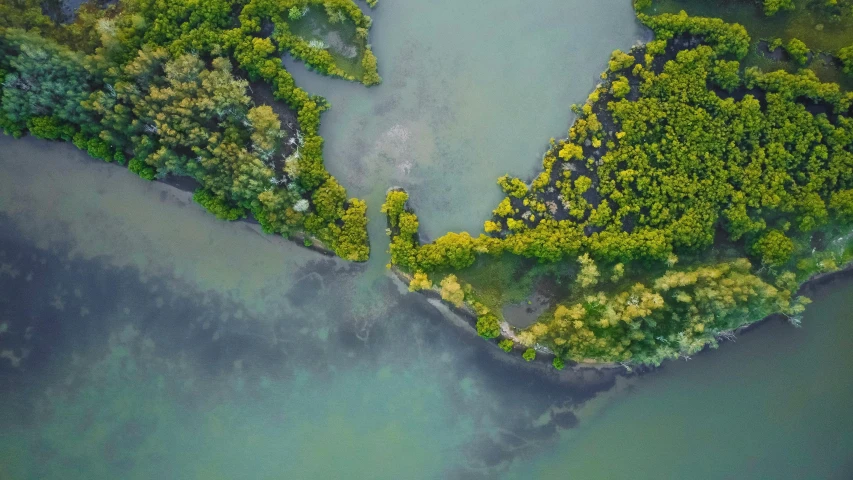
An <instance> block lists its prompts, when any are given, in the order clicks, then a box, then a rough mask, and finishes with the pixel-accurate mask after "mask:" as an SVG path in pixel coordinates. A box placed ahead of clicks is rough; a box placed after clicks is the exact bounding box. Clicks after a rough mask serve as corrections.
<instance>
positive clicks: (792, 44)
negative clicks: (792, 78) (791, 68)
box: [785, 38, 809, 65]
mask: <svg viewBox="0 0 853 480" xmlns="http://www.w3.org/2000/svg"><path fill="white" fill-rule="evenodd" d="M785 50H787V51H788V55H790V56H791V59H793V60H794V61H795V62H797V63H798V64H800V65H805V64H806V63H808V61H809V47H807V46H806V44H805V43H804V42H803V41H802V40H800V39H797V38H792V39H791V40H789V41H788V44H787V45H785Z"/></svg>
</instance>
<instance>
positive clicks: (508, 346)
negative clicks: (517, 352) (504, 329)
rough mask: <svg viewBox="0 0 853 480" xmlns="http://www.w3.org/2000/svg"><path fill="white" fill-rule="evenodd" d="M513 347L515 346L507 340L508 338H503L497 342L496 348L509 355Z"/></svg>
mask: <svg viewBox="0 0 853 480" xmlns="http://www.w3.org/2000/svg"><path fill="white" fill-rule="evenodd" d="M513 345H515V343H513V341H512V340H510V339H508V338H504V339H503V340H501V341H500V342H498V348H500V349H501V350H503V351H504V352H506V353H509V352H511V351H512V347H513Z"/></svg>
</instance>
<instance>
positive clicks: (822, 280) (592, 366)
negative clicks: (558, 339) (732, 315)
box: [390, 262, 853, 375]
mask: <svg viewBox="0 0 853 480" xmlns="http://www.w3.org/2000/svg"><path fill="white" fill-rule="evenodd" d="M390 275H391V277H392V279H393V280H394V281H396V282H399V286H400V288H401V289H406V290H408V285H409V282H410V281H411V279H412V276H411V275H409V274H407V273H406V272H403V271H402V270H400V269H399V268H398V267H396V266H395V267H392V268H391V270H390ZM849 278H853V262H850V263H848V264H846V265H844V266H842V267H840V268H839V269H838V270H835V271H832V272H823V273H818V274H815V275H812V276H811V277H809V278H808V279H806V280H805V281H804V282H803V283H801V284H800V286H799V287H798V288H797V294H798V295H803V294H804V293H808V292H813V291H814V290H815V289H817V288H820V287H822V286H825V285H828V284H831V283H834V282H837V281H839V280H844V279H849ZM409 293H414V294H419V295H423V296H424V297H425V298H426V299H427V301H428V302H429V303H430V304H431V305H433V307H435V308H436V309H437V310H439V311H440V312H441V313H442V315H443V316H444V317H445V319H446V320H447V321H448V322H449V323H450V324H451V325H453V326H455V327H457V328H459V329H460V330H463V331H465V332H466V333H467V334H470V335H472V336H474V337H479V338H482V337H480V335H478V334H477V327H476V325H477V315H476V313H475V312H474V311H473V310H472V309H471V307H470V306H468V304H467V303H463V306H462V307H456V306H455V305H452V304H449V303H447V302H445V301H443V300H442V299H441V293H440V292H439V290H438V289H437V288H436V287H435V286H433V287H432V288H430V289H424V290H419V291H416V292H409ZM447 313H450V314H453V315H455V316H456V317H457V318H458V319H459V321H455V320H454V319H452V318H448V315H447ZM781 317H783V315H782V314H781V313H779V312H776V313H772V314H770V315H767V316H766V317H763V318H760V319H758V320H754V321H751V322H747V323H745V324H743V325H741V326H739V327H737V328H735V329H734V330H732V332H733V333H734V334H740V333H745V332H749V331H752V330H754V329H757V328H759V327H760V326H761V325H763V324H764V323H766V322H768V321H770V320H773V319H781ZM504 323H506V324H507V325H509V322H507V321H506V320H504ZM509 328H515V327H512V325H509ZM503 339H509V340H512V341H513V342H514V343H515V344H514V345H513V349H512V351H510V352H504V351H503V350H501V349H499V348H497V342H500V341H501V340H503ZM482 340H484V341H486V342H488V343H494V345H492V348H491V350H492V351H493V355H492V357H493V358H495V359H497V360H499V361H504V362H507V363H512V364H514V365H516V366H518V365H526V366H527V367H534V368H535V369H536V370H542V369H546V370H548V371H550V372H551V373H556V374H559V373H562V372H578V371H589V370H598V371H613V370H621V369H625V370H626V371H625V372H624V373H625V374H638V375H642V374H644V373H648V372H651V371H654V370H656V369H658V368H661V367H663V366H664V365H665V363H666V362H671V361H674V360H675V359H667V360H665V361H664V363H662V364H661V365H660V366H658V367H655V366H654V365H647V364H629V365H630V367H631V369H630V370H627V367H625V366H623V365H622V364H619V363H613V362H596V361H594V360H590V361H582V362H572V361H566V368H564V369H563V370H556V369H555V368H554V367H553V366H551V361H552V360H553V358H554V357H555V355H554V354H553V353H551V352H550V351H541V350H538V349H537V350H536V358H535V359H534V360H532V361H529V362H528V361H526V360H524V359H523V358H522V357H521V356H520V354H519V355H512V353H513V352H516V350H517V351H519V352H521V351H523V350H524V349H525V348H520V347H519V344H518V343H517V342H516V340H515V339H514V338H513V337H511V336H508V335H506V334H505V332H504V331H503V328H502V329H501V335H499V336H498V337H495V338H492V339H486V338H482ZM730 341H731V342H733V341H736V340H735V339H731V340H729V339H726V338H717V342H718V344H719V345H723V344H725V343H728V342H730ZM709 350H712V348H711V346H710V344H706V345H705V346H704V347H703V348H702V350H700V351H698V352H696V355H700V354H703V353H705V352H707V351H709ZM499 352H500V353H499Z"/></svg>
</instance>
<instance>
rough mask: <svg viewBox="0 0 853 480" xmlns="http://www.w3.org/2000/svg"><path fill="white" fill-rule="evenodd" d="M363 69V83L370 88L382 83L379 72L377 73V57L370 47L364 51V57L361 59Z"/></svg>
mask: <svg viewBox="0 0 853 480" xmlns="http://www.w3.org/2000/svg"><path fill="white" fill-rule="evenodd" d="M361 68H362V69H364V77H362V79H361V83H363V84H365V85H367V86H368V87H369V86H371V85H378V84H380V83H382V77H380V76H379V72H378V71H377V64H376V56H375V55H374V54H373V50H371V49H370V46H369V45H368V46H367V48H366V49H365V50H364V55H363V56H362V58H361Z"/></svg>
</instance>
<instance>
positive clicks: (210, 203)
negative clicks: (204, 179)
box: [193, 189, 246, 221]
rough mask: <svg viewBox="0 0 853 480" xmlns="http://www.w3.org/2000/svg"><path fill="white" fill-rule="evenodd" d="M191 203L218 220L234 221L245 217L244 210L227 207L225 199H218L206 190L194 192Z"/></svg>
mask: <svg viewBox="0 0 853 480" xmlns="http://www.w3.org/2000/svg"><path fill="white" fill-rule="evenodd" d="M193 201H195V202H196V203H198V204H199V205H201V206H202V207H204V208H205V209H206V210H207V211H208V212H210V213H212V214H214V215H216V218H218V219H220V220H229V221H234V220H239V219H241V218H245V217H246V211H245V210H242V209H240V208H234V207H231V206H229V204H228V202H227V201H226V200H225V199H222V198H219V197H217V196H216V195H214V194H213V193H211V192H209V191H207V190H203V189H198V190H196V191H195V193H193Z"/></svg>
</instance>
